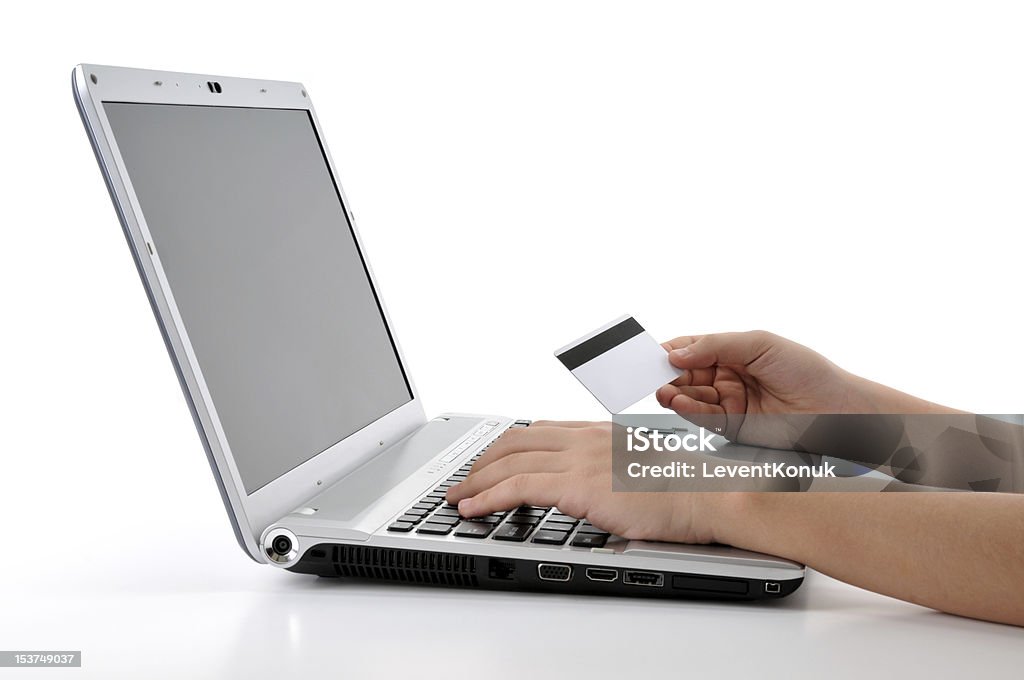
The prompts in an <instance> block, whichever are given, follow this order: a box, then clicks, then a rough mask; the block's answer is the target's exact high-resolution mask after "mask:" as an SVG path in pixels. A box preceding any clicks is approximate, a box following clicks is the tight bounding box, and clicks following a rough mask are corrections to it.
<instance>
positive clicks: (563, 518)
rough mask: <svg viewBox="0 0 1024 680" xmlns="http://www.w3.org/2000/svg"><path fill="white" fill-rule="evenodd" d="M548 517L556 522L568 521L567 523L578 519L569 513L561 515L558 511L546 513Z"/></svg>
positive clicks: (572, 522)
mask: <svg viewBox="0 0 1024 680" xmlns="http://www.w3.org/2000/svg"><path fill="white" fill-rule="evenodd" d="M548 519H550V520H554V521H556V522H568V523H569V524H576V523H577V522H579V520H578V519H576V518H575V517H570V516H569V515H563V514H562V513H560V512H553V513H551V514H550V515H548Z"/></svg>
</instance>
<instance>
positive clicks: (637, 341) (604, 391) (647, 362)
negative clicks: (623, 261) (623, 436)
mask: <svg viewBox="0 0 1024 680" xmlns="http://www.w3.org/2000/svg"><path fill="white" fill-rule="evenodd" d="M555 358H557V359H558V360H559V361H561V362H562V364H563V365H564V366H565V367H566V368H567V369H569V371H570V372H571V373H572V374H573V375H574V376H576V379H577V380H579V381H580V382H581V383H582V384H583V386H584V387H586V388H587V389H588V390H590V393H591V394H593V395H594V396H595V397H597V400H598V401H599V402H601V404H602V405H603V406H604V407H605V408H606V409H608V411H609V412H611V413H612V414H615V413H621V412H622V411H624V410H625V409H626V408H628V407H629V406H632V405H633V404H635V403H636V402H638V401H640V400H641V399H643V398H644V397H646V396H648V395H650V394H654V393H655V392H656V391H657V390H658V388H659V387H661V386H662V385H665V384H668V383H670V382H672V381H673V380H675V379H676V378H678V377H679V376H681V375H682V374H683V373H684V371H683V370H682V369H678V368H676V367H675V366H673V365H672V364H670V363H669V362H668V352H666V351H665V348H664V347H662V346H661V345H660V344H659V343H658V341H657V340H655V339H654V338H653V337H651V334H650V333H648V332H647V331H645V330H644V327H643V326H641V325H640V324H639V323H638V322H637V320H636V319H634V318H633V317H631V316H623V317H619V318H618V319H616V320H615V321H612V322H610V323H607V324H605V325H603V326H601V327H600V328H598V329H597V330H594V331H591V332H590V333H587V334H586V335H584V336H583V337H582V338H579V339H578V340H576V341H574V342H570V343H569V344H568V345H566V346H565V347H563V348H561V349H559V350H556V351H555Z"/></svg>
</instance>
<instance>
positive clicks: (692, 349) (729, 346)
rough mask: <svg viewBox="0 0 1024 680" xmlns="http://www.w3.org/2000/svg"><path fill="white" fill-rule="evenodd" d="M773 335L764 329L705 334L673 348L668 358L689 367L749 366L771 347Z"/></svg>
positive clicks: (676, 363)
mask: <svg viewBox="0 0 1024 680" xmlns="http://www.w3.org/2000/svg"><path fill="white" fill-rule="evenodd" d="M774 337H775V336H773V335H771V334H770V333H766V332H764V331H749V332H746V333H715V334H712V335H705V336H702V337H701V338H700V339H699V340H697V341H696V342H694V343H693V344H692V345H689V346H686V347H679V348H676V349H673V350H672V351H671V352H669V361H670V362H671V363H672V365H673V366H675V367H676V368H686V369H695V368H708V367H710V366H716V365H728V366H749V365H750V364H752V363H753V362H755V361H757V359H759V358H760V357H761V356H762V355H764V353H765V352H767V351H768V349H769V348H770V347H771V346H772V343H773V342H774Z"/></svg>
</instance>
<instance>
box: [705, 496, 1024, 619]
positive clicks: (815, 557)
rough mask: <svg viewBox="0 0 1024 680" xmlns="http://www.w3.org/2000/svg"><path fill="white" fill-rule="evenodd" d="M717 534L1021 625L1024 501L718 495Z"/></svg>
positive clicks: (935, 604)
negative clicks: (718, 519) (718, 518)
mask: <svg viewBox="0 0 1024 680" xmlns="http://www.w3.org/2000/svg"><path fill="white" fill-rule="evenodd" d="M717 505H718V510H719V512H720V522H719V524H718V526H717V527H716V528H715V530H714V533H715V535H716V538H717V539H718V540H720V541H722V542H724V543H729V544H730V545H735V546H738V547H742V548H748V549H750V550H758V551H762V552H771V553H774V554H777V555H780V556H782V557H788V558H790V559H793V560H797V561H799V562H802V563H804V564H806V565H807V566H809V567H811V568H813V569H816V570H817V571H820V572H822V573H824V574H828V575H829V576H832V577H834V578H837V579H839V580H841V581H845V582H846V583H850V584H852V585H855V586H859V587H861V588H866V589H867V590H872V591H874V592H876V593H882V594H883V595H889V596H891V597H896V598H899V599H901V600H906V601H908V602H913V603H916V604H920V605H923V606H926V607H932V608H935V609H940V610H942V611H946V612H950V613H952V614H959V615H961V616H969V617H972V618H978V619H985V620H989V621H998V622H1001V623H1009V624H1013V625H1017V626H1024V496H1020V495H1017V494H990V493H973V494H972V493H927V494H903V493H889V494H857V493H852V494H846V493H822V494H814V493H804V494H800V493H772V494H768V493H764V494H723V495H722V496H721V497H720V498H719V499H718V503H717Z"/></svg>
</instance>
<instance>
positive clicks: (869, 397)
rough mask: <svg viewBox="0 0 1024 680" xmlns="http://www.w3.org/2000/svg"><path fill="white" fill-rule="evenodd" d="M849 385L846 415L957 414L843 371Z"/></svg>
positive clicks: (943, 407) (953, 410) (844, 410)
mask: <svg viewBox="0 0 1024 680" xmlns="http://www.w3.org/2000/svg"><path fill="white" fill-rule="evenodd" d="M843 373H844V374H845V376H844V381H845V382H846V385H847V393H846V400H845V403H844V408H843V412H844V413H886V414H912V413H913V414H916V413H957V412H958V411H956V410H955V409H951V408H948V407H945V406H941V405H939V404H935V403H932V402H930V401H926V400H924V399H919V398H918V397H915V396H912V395H909V394H907V393H905V392H900V391H899V390H895V389H893V388H891V387H887V386H886V385H881V384H879V383H876V382H874V381H872V380H868V379H867V378H862V377H860V376H859V375H854V374H852V373H848V372H846V371H843Z"/></svg>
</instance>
